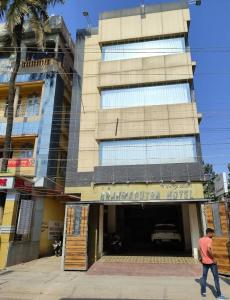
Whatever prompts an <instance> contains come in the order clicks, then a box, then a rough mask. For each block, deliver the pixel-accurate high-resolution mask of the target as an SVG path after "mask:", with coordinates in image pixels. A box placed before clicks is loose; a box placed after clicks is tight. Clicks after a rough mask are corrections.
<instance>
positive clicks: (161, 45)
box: [102, 37, 185, 61]
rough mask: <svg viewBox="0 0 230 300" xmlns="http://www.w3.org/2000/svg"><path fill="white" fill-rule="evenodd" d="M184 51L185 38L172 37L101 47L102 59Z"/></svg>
mask: <svg viewBox="0 0 230 300" xmlns="http://www.w3.org/2000/svg"><path fill="white" fill-rule="evenodd" d="M183 52H185V39H184V38H182V37H180V38H172V39H163V40H152V41H142V42H137V43H126V44H117V45H108V46H103V47H102V60H103V61H111V60H121V59H131V58H138V57H148V56H162V55H170V54H175V53H183Z"/></svg>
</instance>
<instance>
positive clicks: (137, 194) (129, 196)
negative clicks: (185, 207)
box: [100, 187, 193, 202]
mask: <svg viewBox="0 0 230 300" xmlns="http://www.w3.org/2000/svg"><path fill="white" fill-rule="evenodd" d="M184 199H187V200H189V199H193V195H192V189H191V188H189V187H183V188H181V187H176V188H175V187H174V188H173V189H171V188H169V189H167V190H166V191H164V193H163V192H161V191H159V190H154V189H152V190H149V191H144V190H138V191H135V190H134V191H112V190H110V189H108V190H107V191H103V192H102V193H101V195H100V201H111V202H112V201H118V202H119V201H121V202H122V201H137V202H138V201H141V202H144V201H152V200H184Z"/></svg>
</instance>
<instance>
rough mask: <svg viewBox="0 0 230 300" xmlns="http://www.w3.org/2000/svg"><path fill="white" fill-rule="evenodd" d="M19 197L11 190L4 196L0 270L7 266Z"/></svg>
mask: <svg viewBox="0 0 230 300" xmlns="http://www.w3.org/2000/svg"><path fill="white" fill-rule="evenodd" d="M19 196H20V194H19V193H17V192H16V191H13V190H11V191H10V190H9V191H8V192H7V195H6V202H5V207H4V214H3V219H2V228H1V248H0V269H3V268H5V267H6V266H7V258H8V252H9V245H10V242H11V241H12V240H13V238H14V233H15V228H16V221H17V209H18V200H19Z"/></svg>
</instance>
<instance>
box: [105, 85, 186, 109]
mask: <svg viewBox="0 0 230 300" xmlns="http://www.w3.org/2000/svg"><path fill="white" fill-rule="evenodd" d="M189 102H191V94H190V86H189V84H188V83H182V84H171V85H160V86H149V87H140V88H129V89H116V90H106V91H102V92H101V108H119V107H132V106H145V105H162V104H176V103H189Z"/></svg>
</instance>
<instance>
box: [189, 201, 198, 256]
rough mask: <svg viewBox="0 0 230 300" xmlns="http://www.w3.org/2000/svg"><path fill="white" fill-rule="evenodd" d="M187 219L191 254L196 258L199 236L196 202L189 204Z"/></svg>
mask: <svg viewBox="0 0 230 300" xmlns="http://www.w3.org/2000/svg"><path fill="white" fill-rule="evenodd" d="M189 221H190V230H191V243H192V254H193V257H194V258H195V259H198V242H199V238H200V232H199V223H198V217H197V207H196V204H189Z"/></svg>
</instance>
